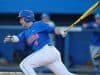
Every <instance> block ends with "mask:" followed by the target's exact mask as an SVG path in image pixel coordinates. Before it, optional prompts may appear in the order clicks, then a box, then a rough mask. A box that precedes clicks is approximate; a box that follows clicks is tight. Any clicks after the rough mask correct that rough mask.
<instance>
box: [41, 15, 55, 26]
mask: <svg viewBox="0 0 100 75" xmlns="http://www.w3.org/2000/svg"><path fill="white" fill-rule="evenodd" d="M41 20H42V21H44V22H45V23H47V24H48V25H50V26H55V23H54V22H53V21H51V20H50V16H49V14H46V13H43V14H42V16H41Z"/></svg>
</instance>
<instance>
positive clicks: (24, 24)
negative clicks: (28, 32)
mask: <svg viewBox="0 0 100 75" xmlns="http://www.w3.org/2000/svg"><path fill="white" fill-rule="evenodd" d="M20 24H21V25H22V26H23V27H26V22H25V21H24V17H22V18H20Z"/></svg>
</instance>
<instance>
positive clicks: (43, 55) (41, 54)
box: [4, 10, 74, 75]
mask: <svg viewBox="0 0 100 75" xmlns="http://www.w3.org/2000/svg"><path fill="white" fill-rule="evenodd" d="M19 18H20V23H21V25H22V26H23V27H26V28H27V29H25V30H24V31H23V32H21V33H20V34H19V35H13V36H7V37H6V38H5V39H4V42H19V41H20V42H23V43H27V44H28V46H30V47H32V50H33V51H34V52H33V53H32V54H30V55H29V56H27V57H26V58H25V59H24V60H23V61H22V62H21V63H20V69H21V70H22V71H23V72H24V74H25V75H36V72H35V71H34V68H37V67H40V66H46V67H48V68H49V69H50V70H51V71H52V72H54V73H55V74H56V75H74V74H72V73H70V72H69V71H68V70H67V69H66V67H65V66H64V64H63V63H62V61H61V55H60V53H59V51H58V50H57V49H56V48H55V47H54V46H53V45H52V43H51V41H50V38H49V33H55V34H56V35H64V32H63V31H61V30H60V29H57V28H55V27H52V26H49V25H47V23H45V22H43V21H37V22H34V23H33V21H34V20H35V19H34V13H33V12H32V11H30V10H22V11H20V12H19Z"/></svg>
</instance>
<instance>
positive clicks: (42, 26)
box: [36, 22, 55, 33]
mask: <svg viewBox="0 0 100 75" xmlns="http://www.w3.org/2000/svg"><path fill="white" fill-rule="evenodd" d="M36 29H37V31H38V32H42V31H45V32H48V33H54V31H55V26H50V25H49V24H47V23H44V22H43V23H41V24H40V26H39V27H38V28H36Z"/></svg>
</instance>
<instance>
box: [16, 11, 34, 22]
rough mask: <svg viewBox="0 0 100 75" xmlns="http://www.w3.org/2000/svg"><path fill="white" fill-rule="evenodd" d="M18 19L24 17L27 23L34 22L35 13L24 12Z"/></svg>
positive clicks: (21, 12) (20, 13)
mask: <svg viewBox="0 0 100 75" xmlns="http://www.w3.org/2000/svg"><path fill="white" fill-rule="evenodd" d="M18 17H24V21H25V22H32V21H34V20H35V17H34V13H33V12H32V11H31V10H22V11H20V12H19V16H18Z"/></svg>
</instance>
